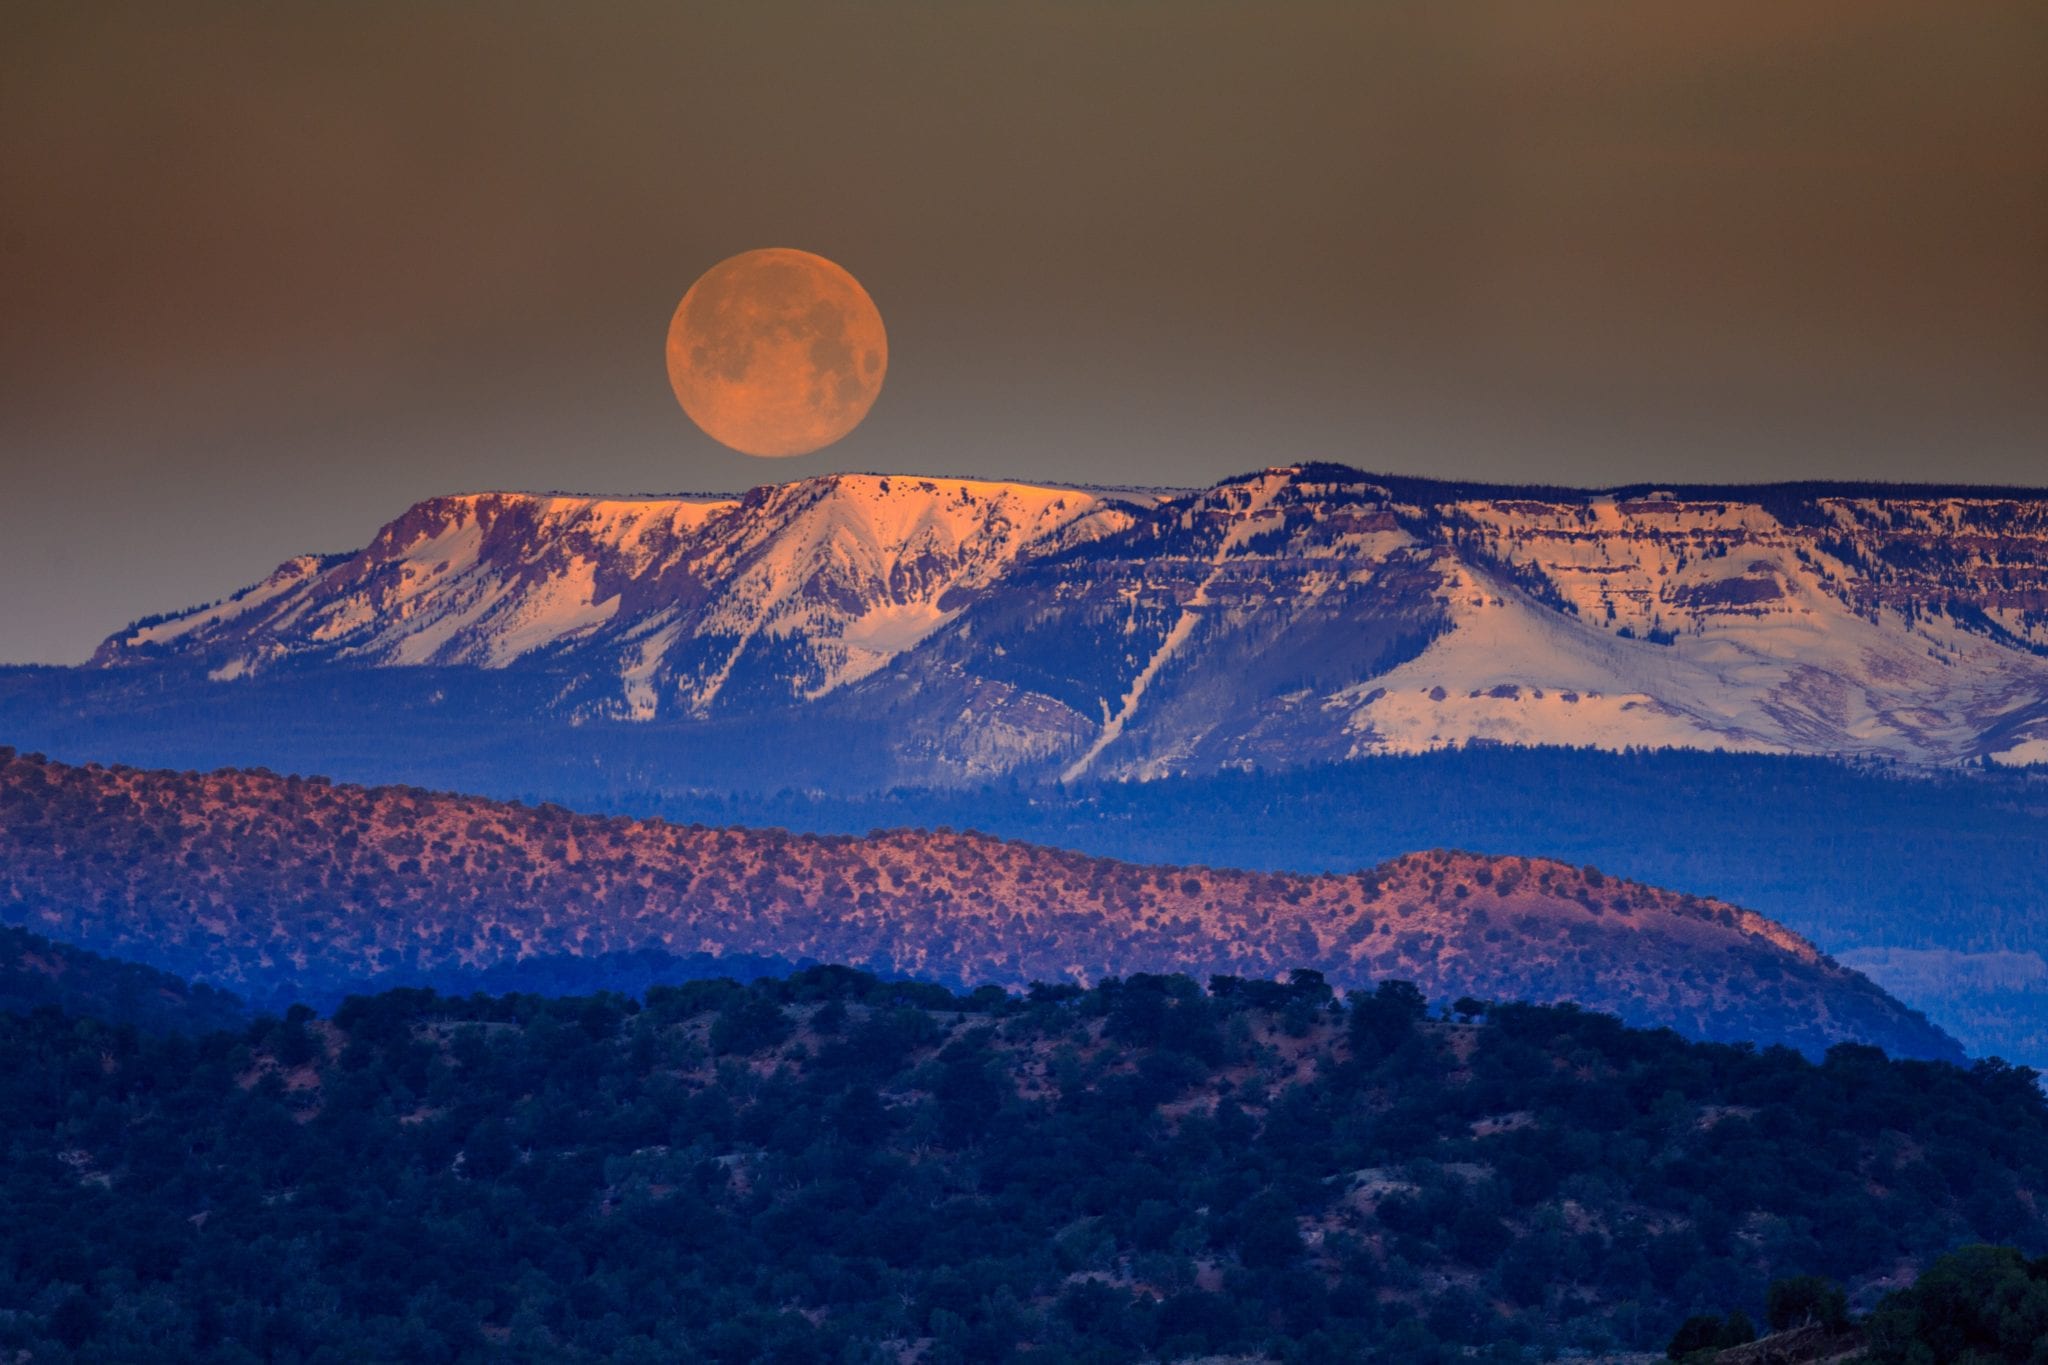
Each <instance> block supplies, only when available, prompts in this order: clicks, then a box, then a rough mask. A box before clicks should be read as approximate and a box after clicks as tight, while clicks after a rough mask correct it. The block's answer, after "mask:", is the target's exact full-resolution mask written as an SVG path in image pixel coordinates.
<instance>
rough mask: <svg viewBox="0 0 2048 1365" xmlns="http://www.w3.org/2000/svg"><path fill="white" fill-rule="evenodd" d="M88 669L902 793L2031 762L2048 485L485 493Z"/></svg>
mask: <svg viewBox="0 0 2048 1365" xmlns="http://www.w3.org/2000/svg"><path fill="white" fill-rule="evenodd" d="M94 662H95V664H96V665H98V666H99V667H101V668H117V667H128V668H134V667H142V666H146V665H157V666H164V665H172V666H176V667H178V668H181V669H183V670H185V671H186V672H188V673H189V672H191V671H192V670H195V669H197V670H201V671H203V672H205V673H206V674H207V675H208V676H210V677H211V678H212V679H214V680H215V681H216V683H217V684H220V685H229V684H232V683H233V682H234V681H235V680H237V679H241V678H246V677H249V676H252V675H262V674H265V673H266V672H268V671H271V670H276V669H279V668H283V667H289V668H292V669H313V670H316V671H318V670H322V669H325V670H333V669H349V670H359V669H363V668H395V667H404V666H409V665H414V666H418V665H428V666H438V667H441V668H455V669H464V670H485V671H497V672H507V673H528V674H535V675H539V676H544V677H546V678H547V679H549V680H550V682H551V686H550V689H549V693H548V695H550V696H552V697H553V698H554V700H553V701H552V702H551V703H550V704H549V705H548V706H547V707H546V708H545V709H546V712H547V715H548V716H550V717H552V718H554V719H558V720H562V721H570V722H575V723H578V724H590V723H602V722H606V721H624V722H634V721H638V722H653V723H657V724H677V725H684V726H687V725H689V724H692V723H697V722H703V721H707V720H712V719H717V718H721V717H734V716H748V715H756V716H758V715H766V714H769V713H774V714H775V715H776V716H778V717H779V718H780V720H781V721H782V722H787V723H792V724H796V725H798V726H799V729H800V730H801V731H802V732H803V733H807V734H812V735H814V736H815V737H816V738H818V739H819V740H820V741H822V742H829V737H830V736H831V735H833V734H835V733H851V732H852V731H853V730H854V729H863V730H865V729H872V728H874V727H880V728H881V729H882V731H883V732H884V734H885V735H886V743H887V747H888V749H889V751H890V752H891V753H892V754H893V755H894V759H893V760H892V761H893V762H894V763H895V765H896V767H895V775H896V776H899V777H902V778H904V779H906V780H921V781H932V780H937V781H959V780H980V779H983V778H986V777H989V776H993V775H997V774H1003V773H1018V774H1022V775H1029V776H1041V777H1053V776H1063V777H1066V778H1068V779H1080V778H1087V777H1109V778H1118V777H1123V778H1129V777H1141V778H1142V777H1152V776H1158V775H1164V774H1169V773H1176V772H1199V771H1212V770H1215V769H1217V768H1221V767H1230V766H1249V765H1252V764H1263V765H1265V766H1269V767H1273V766H1284V765H1287V764H1292V763H1299V762H1305V761H1316V760H1341V759H1345V758H1354V757H1359V756H1363V755H1367V754H1372V753H1379V752H1412V751H1416V750H1422V749H1429V748H1437V747H1447V746H1457V745H1464V744H1471V743H1482V742H1491V743H1504V744H1566V745H1587V746H1595V747H1601V748H1622V747H1627V746H1652V747H1658V746H1682V747H1694V748H1725V749H1731V750H1735V749H1739V750H1754V751H1759V752H1790V753H1813V754H1829V755H1844V756H1858V757H1881V758H1888V759H1893V760H1898V761H1902V762H1909V763H1926V764H1948V763H1957V762H1964V761H1970V760H1974V759H1979V758H1983V757H1992V758H1996V759H1999V760H2001V761H2005V762H2037V761H2048V495H2040V494H2028V493H2019V492H2005V491H1998V490H1956V491H1943V490H1908V489H1898V490H1895V489H1885V488H1863V487H1855V488H1851V487H1843V486H1835V487H1830V486H1820V485H1815V486H1790V485H1780V486H1773V487H1766V488H1755V489H1734V488H1710V489H1683V488H1674V489H1662V490H1659V489H1648V488H1637V489H1624V490H1611V491H1604V492H1578V491H1572V490H1555V489H1539V490H1508V489H1498V488H1470V487H1462V486H1457V485H1449V484H1442V483H1433V482H1430V481H1425V480H1415V479H1402V478H1390V477H1383V476H1375V475H1368V474H1362V473H1360V472H1358V471H1356V470H1352V469H1348V468H1344V467H1341V466H1335V465H1310V466H1296V467H1289V468H1284V469H1271V470H1266V471H1264V472H1261V473H1258V474H1253V475H1248V476H1244V477H1242V478H1238V479H1232V480H1227V481H1225V482H1224V483H1221V484H1219V485H1217V486H1215V487H1213V488H1209V489H1204V490H1198V491H1191V492H1184V493H1163V494H1147V493H1134V492H1124V491H1110V492H1105V491H1094V490H1084V489H1075V488H1046V487H1035V486H1031V485H1024V484H1015V483H982V482H971V481H963V480H957V479H937V478H923V477H903V476H890V477H883V476H867V475H863V476H852V475H840V476H828V477H824V478H817V479H807V480H801V481H798V482H794V483H789V484H783V485H775V486H769V487H765V488H759V489H755V490H753V491H752V492H750V493H747V494H746V495H744V496H743V497H738V498H677V499H647V500H633V501H624V500H606V499H592V498H570V497H540V496H532V495H525V494H482V495H473V496H466V497H452V498H441V499H435V500H433V501H430V502H426V503H422V504H420V505H419V506H417V507H415V508H413V509H411V510H410V511H408V512H407V513H406V514H405V515H404V516H402V517H400V518H399V519H398V520H397V521H395V522H393V523H391V525H390V526H388V527H386V528H385V529H384V530H383V531H382V532H380V533H379V534H378V536H377V538H376V539H375V540H374V541H373V542H372V543H371V544H370V545H369V546H368V547H367V548H365V549H364V550H363V551H361V552H360V553H357V554H354V555H348V556H341V557H337V558H333V559H300V560H294V561H292V562H290V563H288V564H286V565H284V566H282V567H281V568H279V569H278V570H277V572H276V573H274V574H273V575H272V576H271V577H270V578H268V579H266V580H265V581H263V582H262V583H259V584H257V585H255V586H253V587H251V588H249V589H246V590H245V591H244V592H242V593H241V594H238V595H237V596H236V597H234V598H231V599H229V600H228V601H227V602H224V603H221V604H218V605H215V606H211V607H207V608H204V609H200V610H195V611H192V612H187V613H183V614H180V615H177V616H173V617H170V618H167V619H162V620H158V621H154V622H149V623H144V624H141V625H138V626H136V627H133V628H130V629H129V630H127V631H124V632H122V633H120V634H118V635H116V636H115V637H113V638H112V639H110V640H109V641H107V643H106V644H105V645H104V646H103V647H102V648H101V650H100V651H99V653H98V655H97V656H96V658H95V660H94ZM813 725H814V726H815V727H816V728H815V729H812V730H804V729H803V727H805V726H813ZM781 733H791V732H790V731H788V730H787V728H786V726H785V729H784V730H783V731H782V732H781Z"/></svg>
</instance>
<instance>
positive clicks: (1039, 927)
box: [0, 749, 1962, 1061]
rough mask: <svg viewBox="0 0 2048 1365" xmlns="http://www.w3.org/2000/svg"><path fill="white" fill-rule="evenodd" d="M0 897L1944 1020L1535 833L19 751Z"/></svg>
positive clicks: (299, 941) (42, 922)
mask: <svg viewBox="0 0 2048 1365" xmlns="http://www.w3.org/2000/svg"><path fill="white" fill-rule="evenodd" d="M0 920H6V921H11V922H14V923H17V924H21V925H24V926H25V927H28V928H30V929H33V930H35V931H36V932H39V933H44V934H50V935H54V936H56V937H58V938H62V939H68V940H72V941H76V942H80V943H83V944H84V945H85V946H87V947H90V948H92V949H95V950H98V951H105V952H111V953H117V954H120V955H122V956H126V957H130V958H135V959H138V960H141V961H145V962H148V963H150V964H152V965H155V966H159V967H164V968H168V969H172V970H176V971H179V972H183V973H189V974H193V975H199V976H204V977H208V978H211V979H213V980H217V981H222V982H226V983H230V984H233V985H237V986H242V987H250V988H256V989H260V990H274V989H276V988H277V987H278V986H279V984H280V983H284V984H288V985H290V986H292V987H293V988H295V989H297V990H300V991H319V990H324V989H333V988H335V987H337V986H338V985H342V984H345V983H348V982H351V981H359V980H361V979H363V978H364V977H367V976H371V975H374V974H377V973H386V972H401V973H404V972H411V973H414V974H425V975H431V974H432V973H434V972H436V971H444V970H448V969H488V968H491V967H495V966H500V965H502V964H505V963H508V962H512V961H515V960H520V959H529V960H530V959H534V958H547V957H550V956H555V955H571V956H576V957H594V956H599V955H604V954H613V953H633V952H644V951H648V950H658V951H661V952H666V953H672V954H676V955H690V954H709V955H712V956H714V957H725V956H732V955H755V956H775V957H780V958H783V959H786V960H806V959H808V960H815V961H822V962H839V963H850V964H854V965H871V966H887V967H889V968H893V969H895V970H901V971H907V972H912V973H914V974H917V975H921V976H926V977H932V978H937V979H941V980H952V981H956V982H962V983H974V984H980V983H986V982H993V983H997V984H1001V985H1008V986H1024V985H1028V984H1029V983H1031V982H1033V981H1080V982H1085V981H1093V980H1099V979H1101V978H1103V977H1105V976H1112V975H1128V974H1130V973H1133V972H1140V971H1143V972H1186V973H1189V974H1191V975H1194V976H1197V977H1198V978H1199V977H1206V976H1209V975H1234V976H1243V977H1261V978H1271V977H1274V976H1276V975H1280V974H1283V973H1285V972H1287V971H1289V970H1291V969H1294V968H1310V969H1313V970H1317V971H1321V972H1324V973H1325V974H1326V975H1327V977H1328V978H1329V980H1330V981H1331V982H1332V983H1333V984H1334V985H1337V986H1339V987H1350V986H1366V985H1369V984H1371V983H1373V982H1375V981H1378V980H1383V979H1388V978H1401V979H1406V980H1411V981H1414V982H1416V983H1417V984H1418V985H1420V986H1421V987H1422V988H1423V990H1424V991H1425V992H1426V993H1428V994H1429V995H1430V996H1431V997H1432V998H1434V999H1437V1000H1439V1001H1449V1000H1452V999H1455V998H1457V997H1459V996H1463V995H1472V996H1476V997H1478V998H1480V999H1491V1000H1532V1001H1539V1002H1545V1001H1575V1002H1577V1003H1580V1004H1582V1005H1585V1006H1588V1007H1591V1008H1595V1009H1600V1010H1606V1011H1611V1012H1613V1013H1616V1014H1618V1015H1620V1016H1621V1017H1622V1018H1623V1019H1624V1020H1627V1021H1628V1022H1631V1023H1635V1024H1643V1025H1664V1026H1669V1027H1672V1028H1676V1029H1678V1030H1679V1031H1681V1032H1683V1033H1686V1034H1688V1035H1690V1036H1692V1037H1696V1038H1707V1039H1724V1040H1754V1041H1760V1042H1766V1043H1786V1044H1790V1045H1792V1046H1795V1047H1799V1048H1801V1049H1804V1050H1806V1051H1808V1052H1810V1053H1818V1052H1820V1051H1822V1050H1824V1049H1826V1048H1827V1047H1829V1046H1831V1045H1833V1044H1835V1043H1839V1042H1861V1043H1868V1044H1873V1045H1876V1046H1879V1047H1883V1048H1885V1049H1886V1050H1887V1051H1889V1052H1892V1053H1894V1054H1896V1055H1903V1056H1917V1057H1934V1058H1941V1059H1947V1060H1958V1061H1959V1060H1961V1057H1962V1052H1961V1049H1960V1048H1959V1047H1958V1046H1957V1044H1956V1043H1955V1041H1954V1040H1953V1039H1951V1038H1950V1037H1949V1036H1948V1035H1947V1034H1945V1033H1943V1032H1942V1031H1941V1030H1940V1029H1938V1028H1936V1027H1935V1026H1934V1025H1932V1024H1930V1023H1929V1022H1928V1021H1927V1020H1926V1019H1925V1018H1923V1017H1922V1016H1920V1015H1919V1014H1916V1013H1914V1012H1913V1011H1911V1010H1909V1009H1907V1008H1906V1007H1905V1006H1904V1005H1902V1004H1900V1003H1899V1002H1898V1001H1897V1000H1895V999H1893V998H1892V997H1891V996H1889V995H1887V994H1885V993H1884V992H1883V991H1882V990H1880V989H1879V988H1878V987H1877V986H1876V985H1874V984H1872V983H1871V982H1870V981H1869V980H1868V979H1867V978H1865V977H1863V976H1861V975H1859V974H1857V973H1856V972H1853V971H1850V970H1848V969H1847V968H1844V967H1842V966H1840V965H1839V964H1837V963H1836V962H1834V961H1833V960H1832V959H1830V958H1828V957H1826V956H1825V955H1823V954H1822V953H1820V952H1819V951H1817V950H1816V949H1815V948H1814V946H1813V945H1812V944H1811V943H1809V942H1807V941H1806V940H1805V939H1803V938H1801V937H1800V936H1799V935H1797V934H1795V933H1793V932H1792V931H1791V930H1789V929H1787V928H1785V927H1784V926H1783V925H1780V924H1777V923H1775V922H1774V921H1772V920H1769V919H1766V918H1764V917H1763V916H1761V915H1757V914H1754V913H1752V912H1750V911H1746V910H1742V909H1738V908H1737V907H1734V906H1731V905H1727V904H1724V903H1721V902H1718V901H1712V900H1703V899H1699V898H1696V897H1693V896H1687V895H1681V894H1678V893H1675V892H1671V891H1664V890H1660V889H1658V888H1655V887H1650V886H1644V885H1640V884H1637V883H1633V882H1625V881H1620V880H1617V879H1614V878H1610V877H1607V876H1604V875H1603V874H1601V873H1600V872H1599V871H1597V870H1595V869H1592V868H1579V867H1571V866H1567V865H1565V864H1562V863H1557V862H1552V861H1548V860H1544V859H1531V858H1513V857H1486V856H1480V855H1477V854H1467V853H1450V852H1443V851H1433V852H1425V853H1417V854H1411V855H1409V856H1407V857H1403V858H1399V859H1396V860H1394V861H1392V862H1389V863H1387V864H1384V865H1383V866H1380V867H1378V868H1375V869H1373V870H1371V871H1368V872H1362V873H1357V874H1353V875H1349V876H1320V877H1308V876H1297V875H1290V874H1267V873H1251V872H1233V871H1224V870H1218V869H1214V868H1199V867H1156V866H1154V867H1147V866H1138V865H1134V864H1129V863H1120V862H1114V861H1110V860H1107V859H1100V858H1091V857H1087V856H1084V855H1082V854H1077V853H1067V852H1062V851H1059V850H1056V849H1048V848H1042V847H1038V846H1036V845H1031V844H1023V843H1015V842H1010V841H1006V840H1001V839H993V838H989V837H986V836H983V835H976V834H957V833H950V832H946V831H943V830H941V831H936V832H925V831H896V832H891V833H883V834H876V835H871V836H869V837H867V838H861V839H854V838H818V837H799V836H792V835H788V834H785V833H783V832H781V831H779V830H745V829H706V828H704V827H702V826H690V827H682V826H676V825H669V824H664V823H661V822H658V821H633V820H624V819H603V818H598V817H593V816H579V815H572V814H570V813H569V812H567V811H565V810H562V809H560V808H558V807H540V808H538V809H535V808H529V807H525V806H519V805H512V804H507V803H502V802H493V801H486V800H482V799H479V798H474V797H464V796H449V795H439V794H433V793H428V792H424V791H419V790H417V789H413V788H381V789H369V788H363V787H352V786H346V785H341V784H335V783H330V782H326V781H321V780H307V779H300V778H284V777H279V776H276V775H275V774H272V773H268V772H260V771H259V772H232V771H231V772H218V773H210V774H193V773H183V774H180V773H168V772H142V771H138V770H135V769H127V768H100V767H89V768H79V767H70V766H67V765H63V764H56V763H50V762H48V761H44V760H40V759H36V758H32V757H24V756H21V755H18V754H15V753H14V752H13V751H12V750H7V749H0Z"/></svg>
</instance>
